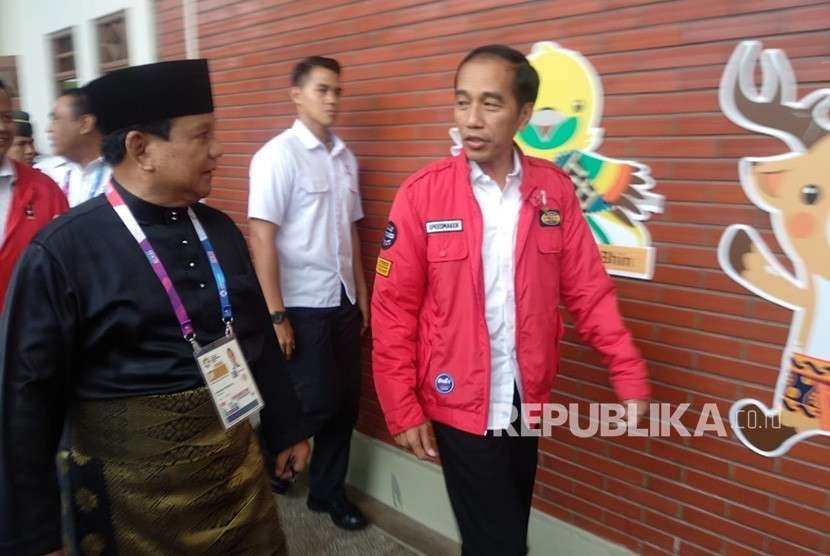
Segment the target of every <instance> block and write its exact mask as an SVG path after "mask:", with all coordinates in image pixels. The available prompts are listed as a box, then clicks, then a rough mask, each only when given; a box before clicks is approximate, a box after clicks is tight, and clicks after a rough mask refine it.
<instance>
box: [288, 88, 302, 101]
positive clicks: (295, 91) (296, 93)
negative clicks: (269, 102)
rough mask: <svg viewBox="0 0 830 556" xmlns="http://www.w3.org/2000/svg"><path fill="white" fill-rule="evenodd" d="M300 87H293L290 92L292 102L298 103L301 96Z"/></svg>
mask: <svg viewBox="0 0 830 556" xmlns="http://www.w3.org/2000/svg"><path fill="white" fill-rule="evenodd" d="M300 92H301V91H300V88H299V87H291V90H290V92H289V93H288V94H289V96H290V97H291V102H293V103H294V104H297V100H299V98H300Z"/></svg>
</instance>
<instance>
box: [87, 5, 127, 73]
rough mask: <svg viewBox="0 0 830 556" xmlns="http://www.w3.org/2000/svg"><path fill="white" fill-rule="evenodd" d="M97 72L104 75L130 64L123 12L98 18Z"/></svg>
mask: <svg viewBox="0 0 830 556" xmlns="http://www.w3.org/2000/svg"><path fill="white" fill-rule="evenodd" d="M95 24H96V28H97V30H98V74H99V75H104V74H105V73H108V72H111V71H112V70H116V69H119V68H126V67H127V66H129V65H130V56H129V50H128V49H127V24H126V19H125V17H124V12H118V13H115V14H112V15H108V16H106V17H102V18H101V19H98V20H97V21H96V22H95Z"/></svg>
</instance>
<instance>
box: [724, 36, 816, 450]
mask: <svg viewBox="0 0 830 556" xmlns="http://www.w3.org/2000/svg"><path fill="white" fill-rule="evenodd" d="M759 59H760V63H761V74H762V76H763V77H762V83H761V89H760V91H758V90H757V89H756V86H755V77H754V76H755V71H756V64H757V62H758V60H759ZM720 104H721V108H722V109H723V112H724V114H726V116H727V117H728V118H729V119H730V120H732V121H733V122H734V123H736V124H737V125H739V126H741V127H743V128H746V129H748V130H751V131H754V132H757V133H763V134H766V135H771V136H773V137H776V138H778V139H780V140H781V141H783V142H784V143H785V144H786V145H787V147H789V149H790V151H791V152H789V153H787V154H783V155H778V156H773V157H768V158H744V159H742V160H741V162H740V179H741V185H742V186H743V189H744V191H745V192H746V195H747V196H748V197H749V199H750V200H751V201H752V202H753V203H754V204H755V205H756V206H758V207H759V208H761V209H762V210H764V211H766V212H767V213H769V215H770V220H771V224H772V229H773V232H774V233H775V237H776V239H777V240H778V243H779V244H780V245H781V248H782V249H783V251H784V254H785V256H786V257H787V258H788V259H789V260H790V262H791V263H792V267H793V272H790V271H788V270H787V269H786V268H784V266H783V265H782V264H780V263H779V261H778V260H777V259H776V257H775V256H774V255H773V254H772V252H771V251H770V249H769V247H767V245H766V243H765V242H764V240H763V239H762V238H761V235H760V234H759V233H758V232H757V231H756V230H755V229H754V228H752V227H750V226H746V225H743V224H734V225H732V226H730V227H728V228H727V229H726V231H725V232H724V234H723V237H722V238H721V241H720V245H719V247H718V259H719V262H720V265H721V267H723V269H724V270H725V271H726V273H727V274H728V275H729V276H730V277H731V278H732V279H733V280H735V281H736V282H738V283H739V284H741V285H742V286H743V287H745V288H746V289H748V290H750V291H752V292H753V293H755V294H757V295H759V296H761V297H763V298H765V299H767V300H769V301H772V302H773V303H776V304H778V305H781V306H782V307H786V308H788V309H791V310H792V311H793V319H792V323H791V325H790V333H789V339H788V340H787V345H786V348H785V349H784V353H783V355H782V362H781V367H780V371H779V376H778V381H777V383H776V387H775V392H774V395H773V399H772V406H771V407H769V408H768V407H767V406H765V405H764V404H763V403H762V402H760V401H758V400H753V399H742V400H739V401H737V402H735V404H734V405H733V406H732V408H731V410H730V412H729V417H730V422H731V425H732V428H733V430H734V431H735V434H736V435H737V436H738V438H739V439H740V440H741V441H742V442H743V443H744V444H746V445H747V446H748V447H749V448H751V449H752V450H753V451H755V452H757V453H758V454H761V455H764V456H780V455H782V454H784V453H785V452H786V451H787V450H789V449H790V448H791V447H792V446H793V445H794V444H795V443H796V442H798V441H800V440H803V439H805V438H807V437H809V436H814V435H830V89H823V90H820V91H815V92H813V93H811V94H809V95H807V96H806V97H804V98H803V99H801V100H796V82H795V78H794V74H793V70H792V68H791V66H790V64H789V62H788V60H787V57H786V56H785V55H784V53H783V52H782V51H780V50H774V49H769V50H763V51H762V47H761V43H760V42H758V41H745V42H743V43H741V44H740V45H739V46H738V47H737V48H736V49H735V51H734V52H733V54H732V57H731V58H730V60H729V63H728V64H727V66H726V69H725V71H724V73H723V77H722V79H721V84H720Z"/></svg>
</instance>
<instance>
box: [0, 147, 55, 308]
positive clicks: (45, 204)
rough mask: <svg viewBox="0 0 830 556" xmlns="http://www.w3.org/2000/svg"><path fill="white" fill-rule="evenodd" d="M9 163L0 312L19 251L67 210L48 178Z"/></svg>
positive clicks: (0, 249) (1, 248) (0, 250)
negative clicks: (11, 174)
mask: <svg viewBox="0 0 830 556" xmlns="http://www.w3.org/2000/svg"><path fill="white" fill-rule="evenodd" d="M11 163H12V165H13V166H14V171H15V174H17V178H16V179H15V182H14V187H12V202H11V206H10V207H9V215H8V219H7V220H6V237H5V239H4V241H3V243H2V246H0V310H2V309H3V302H4V301H5V299H6V288H8V287H9V281H10V280H11V278H12V273H13V272H14V266H15V263H16V262H17V259H18V258H19V257H20V255H21V253H23V250H24V249H25V248H26V246H27V245H29V242H31V241H32V238H34V237H35V234H37V233H38V232H39V231H40V229H41V228H43V227H44V226H45V225H46V224H48V223H49V222H51V221H52V219H54V218H55V217H56V216H58V215H59V214H62V213H64V212H66V211H67V210H68V209H69V205H68V204H67V203H66V197H64V195H63V193H62V192H61V190H60V188H59V187H58V185H57V184H56V183H55V182H54V181H52V179H51V178H50V177H49V176H47V175H46V174H43V173H41V172H40V171H38V170H35V169H33V168H30V167H29V166H26V165H25V164H21V163H19V162H17V161H14V160H12V161H11Z"/></svg>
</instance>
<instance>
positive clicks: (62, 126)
mask: <svg viewBox="0 0 830 556" xmlns="http://www.w3.org/2000/svg"><path fill="white" fill-rule="evenodd" d="M49 118H50V121H49V127H48V128H47V130H46V132H47V133H48V135H49V142H50V143H51V145H52V152H53V154H55V155H56V157H51V158H49V159H46V160H44V161H43V162H39V163H38V164H37V165H36V166H35V167H36V168H37V169H39V170H41V171H42V172H44V173H45V174H48V175H49V177H51V178H52V179H53V180H55V183H57V184H58V185H59V186H60V188H61V191H63V192H64V195H66V198H67V200H68V201H69V206H71V207H74V206H76V205H79V204H81V203H83V202H84V201H88V200H89V199H92V198H93V197H95V196H96V195H100V194H101V193H103V192H104V188H105V187H106V185H107V182H108V181H109V179H110V175H111V173H112V171H111V169H110V167H109V165H108V164H107V163H106V162H105V161H104V159H103V158H102V157H101V139H102V135H101V131H100V130H99V129H98V126H97V121H96V118H95V115H94V114H93V113H92V108H91V106H90V102H89V98H88V97H87V94H86V93H85V92H84V90H83V89H69V90H67V91H64V92H63V93H62V94H61V95H60V96H59V97H58V98H57V100H56V101H55V106H54V108H53V109H52V113H51V114H50V115H49Z"/></svg>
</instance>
